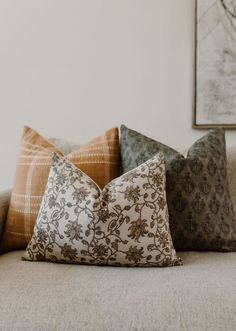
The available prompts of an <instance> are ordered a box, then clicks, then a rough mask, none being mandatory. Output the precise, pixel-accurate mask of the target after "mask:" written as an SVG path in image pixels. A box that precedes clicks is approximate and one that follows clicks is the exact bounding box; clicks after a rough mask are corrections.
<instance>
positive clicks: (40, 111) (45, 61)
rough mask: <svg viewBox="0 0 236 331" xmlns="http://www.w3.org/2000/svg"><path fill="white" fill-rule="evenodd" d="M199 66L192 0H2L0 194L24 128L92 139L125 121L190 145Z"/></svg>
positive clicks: (8, 181) (169, 140)
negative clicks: (195, 73)
mask: <svg viewBox="0 0 236 331" xmlns="http://www.w3.org/2000/svg"><path fill="white" fill-rule="evenodd" d="M193 64H194V1H192V0H63V1H62V0H47V1H46V0H45V1H44V0H34V1H32V0H21V1H19V0H0V110H1V121H0V153H1V158H0V189H2V188H6V187H8V186H11V184H12V181H13V176H14V168H15V162H16V158H17V153H18V144H19V138H20V135H21V131H22V127H23V125H24V124H28V125H30V126H32V127H33V128H35V129H37V130H38V131H40V132H42V133H43V134H44V135H47V136H48V135H49V136H58V137H64V138H68V139H71V140H75V141H79V142H86V141H87V140H89V139H90V138H92V137H94V136H95V135H98V134H100V133H102V132H103V131H104V130H106V129H107V128H109V127H111V126H115V125H120V124H121V123H126V124H127V125H128V126H130V127H131V128H135V129H137V130H140V131H141V132H143V133H145V134H147V135H149V136H151V137H153V138H157V139H160V140H161V141H163V142H165V143H167V144H170V145H172V146H173V147H177V148H178V147H180V146H181V147H182V146H186V145H189V144H191V143H192V142H193V141H194V140H195V139H196V138H197V137H199V136H200V135H201V134H203V132H202V131H195V130H192V129H191V116H192V104H193V94H194V93H193V91H194V90H193V73H194V68H193ZM234 138H235V134H234V133H230V136H228V140H229V141H230V142H232V143H233V140H234Z"/></svg>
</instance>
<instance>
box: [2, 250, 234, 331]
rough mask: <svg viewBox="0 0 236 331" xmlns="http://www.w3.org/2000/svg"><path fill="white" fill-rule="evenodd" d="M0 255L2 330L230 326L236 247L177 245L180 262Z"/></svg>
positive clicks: (231, 326) (20, 253) (171, 328)
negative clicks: (126, 263) (123, 263)
mask: <svg viewBox="0 0 236 331" xmlns="http://www.w3.org/2000/svg"><path fill="white" fill-rule="evenodd" d="M22 254H23V252H22V251H18V252H10V253H7V254H4V255H2V256H1V257H0V284H1V285H0V307H1V309H0V330H4V331H5V330H18V331H19V330H24V331H25V330H50V331H53V330H63V331H64V330H83V331H84V330H90V331H91V330H97V331H100V330H149V331H152V330H168V331H169V330H175V331H177V330H191V331H193V330H201V331H204V330H207V331H211V330H214V331H215V330H234V329H235V325H236V308H235V307H236V253H215V252H209V253H205V252H202V253H196V252H182V253H181V254H180V256H181V257H182V258H183V259H184V261H185V265H184V266H183V267H181V268H163V269H158V268H148V269H147V268H122V267H120V268H117V267H101V266H100V267H97V266H85V265H61V264H53V263H47V262H37V263H32V262H27V261H21V256H22Z"/></svg>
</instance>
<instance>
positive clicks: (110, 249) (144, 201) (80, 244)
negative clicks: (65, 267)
mask: <svg viewBox="0 0 236 331" xmlns="http://www.w3.org/2000/svg"><path fill="white" fill-rule="evenodd" d="M24 259H26V260H32V261H52V262H62V263H63V262H64V263H85V264H96V265H99V264H101V265H117V266H158V267H166V266H175V265H181V264H182V261H181V259H180V258H178V257H177V256H176V252H175V249H174V247H173V243H172V238H171V235H170V230H169V216H168V209H167V203H166V192H165V165H164V158H163V155H162V154H157V155H156V156H154V157H153V158H152V159H150V160H148V161H147V162H145V163H143V164H142V165H140V166H139V167H137V168H135V169H133V170H131V171H130V172H128V173H126V174H124V175H123V176H121V177H119V178H116V179H114V180H113V181H111V182H110V183H109V184H108V185H106V186H105V188H104V189H100V188H99V186H98V185H97V184H95V182H94V181H93V180H92V179H91V178H90V177H88V176H87V175H86V174H85V173H83V172H82V171H81V170H79V169H78V168H77V167H75V166H74V165H73V164H72V163H71V162H70V161H69V160H66V159H64V158H63V157H61V156H58V155H54V157H53V160H52V167H51V170H50V173H49V177H48V183H47V187H46V191H45V194H44V197H43V200H42V204H41V207H40V212H39V215H38V218H37V221H36V225H35V228H34V233H33V236H32V239H31V241H30V243H29V244H28V247H27V249H26V252H25V254H24Z"/></svg>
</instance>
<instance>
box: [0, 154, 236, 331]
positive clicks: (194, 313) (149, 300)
mask: <svg viewBox="0 0 236 331" xmlns="http://www.w3.org/2000/svg"><path fill="white" fill-rule="evenodd" d="M227 152H228V175H229V182H230V187H231V194H232V199H233V202H234V205H236V149H235V148H228V151H227ZM9 199H10V192H9V191H7V192H2V193H1V194H0V226H3V225H4V222H5V218H6V215H7V209H8V205H9ZM22 254H23V251H12V252H9V253H5V254H3V255H1V256H0V307H1V308H0V330H4V331H5V330H50V331H53V330H97V331H100V330H137V331H138V330H148V331H152V330H168V331H169V330H175V331H177V330H181V331H184V330H193V331H194V330H198V331H200V330H201V331H204V330H206V331H211V330H214V331H215V330H236V252H235V253H218V252H179V256H180V257H182V258H183V260H184V265H183V266H180V267H174V268H125V267H105V266H104V267H101V266H86V265H67V264H64V265H63V264H56V263H48V262H28V261H22V260H21V257H22Z"/></svg>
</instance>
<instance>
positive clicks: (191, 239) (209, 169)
mask: <svg viewBox="0 0 236 331" xmlns="http://www.w3.org/2000/svg"><path fill="white" fill-rule="evenodd" d="M120 145H121V146H120V148H121V159H122V168H123V173H125V172H127V171H130V169H133V168H135V167H137V166H138V165H139V164H140V163H142V162H145V160H147V159H149V158H150V157H152V156H153V155H154V154H156V153H158V152H160V151H162V152H163V153H164V155H165V163H166V178H167V186H166V190H167V202H168V207H169V215H170V228H171V233H172V238H173V242H174V246H175V248H176V250H198V251H235V250H236V222H235V217H234V211H233V205H232V201H231V197H230V190H229V185H228V177H227V158H226V146H225V133H224V130H223V129H222V128H217V129H213V130H211V131H209V132H208V133H207V134H206V135H205V136H203V137H202V138H200V139H199V140H197V141H196V142H195V143H194V144H193V145H192V147H191V148H190V149H189V150H188V153H187V156H186V157H184V156H183V155H181V154H180V153H178V152H177V151H176V150H174V149H173V148H170V147H169V146H166V145H164V144H162V143H160V142H157V141H155V140H153V139H151V138H148V137H146V136H144V135H142V134H141V133H138V132H136V131H134V130H131V129H129V128H127V127H126V126H124V125H123V126H122V127H121V141H120Z"/></svg>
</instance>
